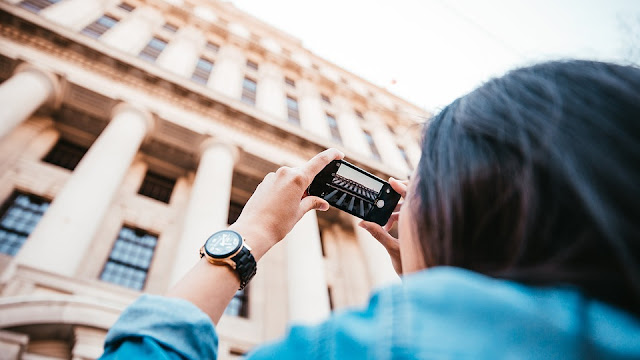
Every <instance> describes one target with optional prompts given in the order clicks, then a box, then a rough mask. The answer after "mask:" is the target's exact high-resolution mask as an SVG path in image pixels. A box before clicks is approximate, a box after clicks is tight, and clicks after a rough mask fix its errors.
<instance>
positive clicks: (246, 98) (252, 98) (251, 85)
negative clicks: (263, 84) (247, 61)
mask: <svg viewBox="0 0 640 360" xmlns="http://www.w3.org/2000/svg"><path fill="white" fill-rule="evenodd" d="M257 88H258V84H257V83H256V82H255V81H254V80H251V79H249V78H247V77H245V78H244V81H243V82H242V97H241V100H242V101H243V102H244V103H246V104H249V105H252V106H253V105H255V104H256V89H257Z"/></svg>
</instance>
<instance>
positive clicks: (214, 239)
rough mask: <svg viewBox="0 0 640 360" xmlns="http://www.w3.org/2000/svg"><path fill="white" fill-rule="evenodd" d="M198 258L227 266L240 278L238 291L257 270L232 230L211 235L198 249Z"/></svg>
mask: <svg viewBox="0 0 640 360" xmlns="http://www.w3.org/2000/svg"><path fill="white" fill-rule="evenodd" d="M200 257H201V258H202V257H206V258H207V261H209V262H210V263H212V264H214V265H228V266H230V267H231V268H232V269H234V270H235V272H236V273H237V274H238V277H239V278H240V290H242V289H244V287H245V286H246V285H247V283H248V282H249V280H251V278H253V277H254V275H255V274H256V270H257V265H256V259H255V258H254V257H253V255H251V248H250V247H249V245H248V244H247V243H246V242H245V241H244V239H243V238H242V236H240V234H238V233H237V232H235V231H233V230H222V231H218V232H217V233H215V234H213V235H211V236H210V237H209V238H208V239H207V241H205V243H204V245H202V247H201V248H200Z"/></svg>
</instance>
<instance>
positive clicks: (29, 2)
mask: <svg viewBox="0 0 640 360" xmlns="http://www.w3.org/2000/svg"><path fill="white" fill-rule="evenodd" d="M60 1H61V0H24V1H21V2H20V3H19V4H18V6H20V7H21V8H24V9H27V10H29V11H31V12H34V13H37V12H40V10H42V9H44V8H46V7H49V6H51V5H53V4H55V3H57V2H60Z"/></svg>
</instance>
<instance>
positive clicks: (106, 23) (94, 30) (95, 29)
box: [82, 15, 118, 39]
mask: <svg viewBox="0 0 640 360" xmlns="http://www.w3.org/2000/svg"><path fill="white" fill-rule="evenodd" d="M117 23H118V19H116V18H114V17H112V16H109V15H102V16H100V18H99V19H98V20H96V21H94V22H93V23H91V24H90V25H89V26H87V27H85V28H84V29H82V33H83V34H85V35H88V36H91V37H92V38H96V39H97V38H99V37H100V36H102V34H104V33H105V32H107V30H109V29H111V28H112V27H113V26H114V25H115V24H117Z"/></svg>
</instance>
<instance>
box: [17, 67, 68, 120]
mask: <svg viewBox="0 0 640 360" xmlns="http://www.w3.org/2000/svg"><path fill="white" fill-rule="evenodd" d="M23 72H29V73H32V74H35V75H37V76H40V77H41V78H43V79H44V80H45V81H46V82H47V83H49V85H50V86H51V93H50V94H49V97H48V98H47V100H46V104H47V105H49V106H51V107H52V108H53V109H57V108H58V107H60V105H61V104H62V95H63V91H62V88H63V81H62V79H61V78H60V77H59V76H58V75H57V74H55V73H53V72H51V71H49V70H47V69H44V68H42V67H40V66H37V65H34V64H31V63H28V62H23V63H21V64H20V65H18V66H17V67H16V69H15V70H14V72H13V73H14V74H18V73H23Z"/></svg>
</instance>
